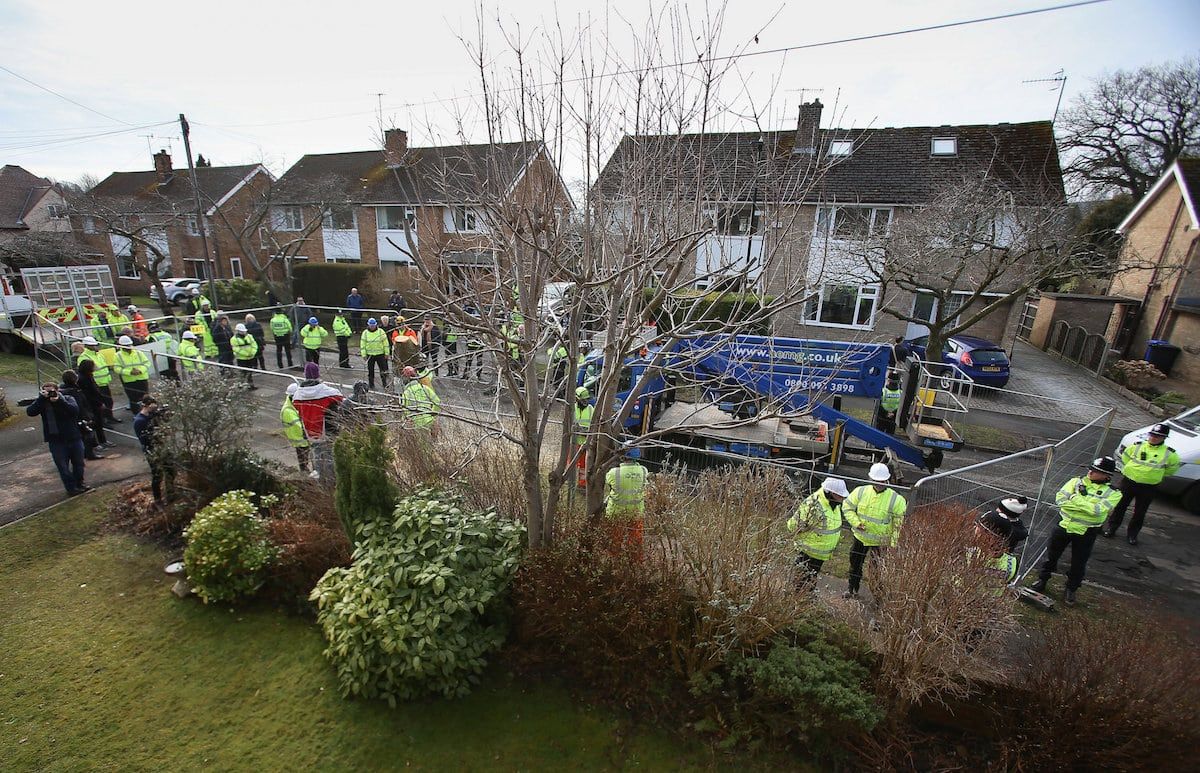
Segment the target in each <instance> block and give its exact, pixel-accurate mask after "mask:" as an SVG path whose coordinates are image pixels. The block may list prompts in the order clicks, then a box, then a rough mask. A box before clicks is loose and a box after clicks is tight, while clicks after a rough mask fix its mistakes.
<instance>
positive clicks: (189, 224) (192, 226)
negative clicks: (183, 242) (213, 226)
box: [183, 215, 200, 236]
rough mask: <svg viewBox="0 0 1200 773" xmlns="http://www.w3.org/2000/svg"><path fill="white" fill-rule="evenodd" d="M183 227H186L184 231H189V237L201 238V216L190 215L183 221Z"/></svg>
mask: <svg viewBox="0 0 1200 773" xmlns="http://www.w3.org/2000/svg"><path fill="white" fill-rule="evenodd" d="M183 227H184V230H185V231H187V234H188V236H199V235H200V216H199V215H188V216H187V217H186V218H185V219H184V221H183Z"/></svg>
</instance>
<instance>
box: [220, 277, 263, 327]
mask: <svg viewBox="0 0 1200 773" xmlns="http://www.w3.org/2000/svg"><path fill="white" fill-rule="evenodd" d="M216 285H217V297H218V298H219V299H220V307H221V308H222V309H257V308H259V307H261V306H263V305H264V304H266V302H267V300H266V298H267V291H266V287H265V286H264V285H263V283H262V282H255V281H254V280H251V279H218V280H217V281H216ZM231 321H232V320H231Z"/></svg>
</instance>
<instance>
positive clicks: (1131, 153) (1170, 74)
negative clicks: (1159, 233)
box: [1059, 57, 1200, 200]
mask: <svg viewBox="0 0 1200 773" xmlns="http://www.w3.org/2000/svg"><path fill="white" fill-rule="evenodd" d="M1059 129H1060V133H1061V137H1062V147H1063V149H1064V150H1065V151H1067V152H1068V154H1069V155H1070V156H1071V161H1070V163H1069V164H1068V165H1067V168H1066V171H1067V172H1068V173H1069V174H1070V175H1071V176H1073V178H1074V180H1075V182H1076V183H1077V184H1078V186H1079V187H1080V188H1084V189H1094V190H1099V191H1104V192H1111V191H1114V190H1116V191H1125V192H1128V193H1129V194H1131V195H1132V196H1133V197H1134V199H1135V200H1136V199H1140V198H1141V197H1142V196H1144V195H1145V194H1146V192H1147V191H1148V190H1150V187H1151V186H1152V185H1154V182H1155V181H1156V180H1157V179H1158V178H1159V177H1160V176H1161V175H1162V174H1163V172H1165V171H1166V169H1167V167H1169V166H1170V165H1171V163H1172V162H1174V161H1175V159H1176V158H1178V157H1179V156H1180V155H1181V154H1183V153H1187V152H1196V151H1197V149H1200V59H1198V58H1196V57H1191V58H1188V59H1184V60H1182V61H1179V62H1169V63H1167V64H1163V65H1159V66H1152V67H1142V68H1140V69H1138V70H1134V71H1132V72H1128V71H1123V70H1122V71H1118V72H1116V73H1113V74H1112V75H1110V76H1108V77H1106V78H1104V79H1102V80H1099V81H1098V82H1097V83H1096V85H1095V86H1094V87H1093V88H1092V89H1091V90H1090V91H1087V92H1085V93H1083V94H1080V95H1079V96H1078V97H1076V98H1075V101H1074V102H1073V103H1072V105H1071V106H1070V107H1069V108H1068V109H1067V110H1066V111H1064V112H1063V115H1062V118H1061V120H1060V122H1059Z"/></svg>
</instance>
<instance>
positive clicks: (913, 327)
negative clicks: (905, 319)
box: [904, 293, 938, 341]
mask: <svg viewBox="0 0 1200 773" xmlns="http://www.w3.org/2000/svg"><path fill="white" fill-rule="evenodd" d="M937 307H938V299H937V296H936V295H932V294H930V293H917V294H916V295H915V296H913V307H912V314H911V315H910V316H911V317H912V318H913V319H914V320H917V319H920V320H924V321H925V322H929V321H930V320H932V319H933V318H934V315H936V314H937ZM928 332H929V327H928V326H927V325H923V324H921V323H920V322H914V321H911V320H910V321H909V323H908V329H906V330H905V331H904V340H906V341H911V340H912V339H914V338H919V337H920V336H923V335H925V334H927V333H928Z"/></svg>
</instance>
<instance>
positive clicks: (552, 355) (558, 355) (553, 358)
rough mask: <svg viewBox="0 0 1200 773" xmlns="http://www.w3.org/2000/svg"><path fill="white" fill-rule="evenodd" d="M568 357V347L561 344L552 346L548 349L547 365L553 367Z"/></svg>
mask: <svg viewBox="0 0 1200 773" xmlns="http://www.w3.org/2000/svg"><path fill="white" fill-rule="evenodd" d="M566 358H567V347H565V346H561V345H560V346H551V347H550V348H549V349H547V350H546V359H547V360H548V362H547V365H549V367H551V368H553V367H554V366H556V365H558V364H559V363H560V362H562V361H563V360H565V359H566Z"/></svg>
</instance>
